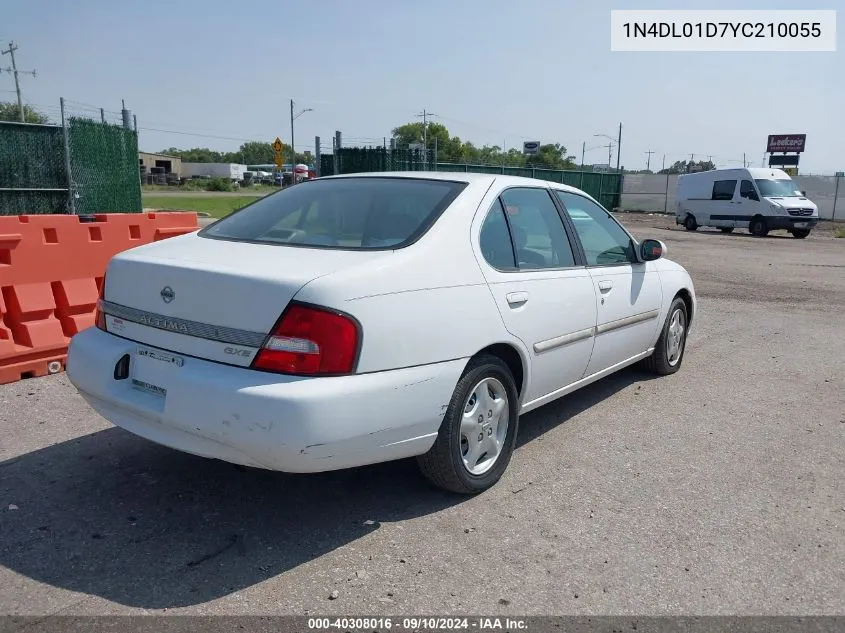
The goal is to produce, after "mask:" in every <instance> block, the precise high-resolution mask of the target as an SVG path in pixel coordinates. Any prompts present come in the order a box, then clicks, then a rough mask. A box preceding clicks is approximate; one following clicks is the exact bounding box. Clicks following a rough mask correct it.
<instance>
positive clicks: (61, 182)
mask: <svg viewBox="0 0 845 633" xmlns="http://www.w3.org/2000/svg"><path fill="white" fill-rule="evenodd" d="M58 114H59V116H55V114H54V113H51V119H58V120H59V121H61V123H60V124H58V125H57V124H35V123H12V122H5V121H2V122H0V215H24V214H47V213H76V214H86V215H87V214H93V213H140V212H141V210H142V205H141V186H140V181H139V177H138V174H139V171H138V135H137V133H136V131H135V130H134V129H130V128H129V127H128V126H127V125H126V123H125V121H122V122H121V123H115V122H112V120H113V119H114V117H112V116H111V114H114V113H110V117H109V118H110V119H112V120H107V118H106V115H105V111H103V110H96V112H95V113H92V112H91V110H90V109H89V108H82V109H79V108H77V109H73V108H66V107H65V104H64V100H63V101H62V105H61V107H60V109H59V113H58Z"/></svg>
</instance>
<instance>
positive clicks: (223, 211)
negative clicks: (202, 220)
mask: <svg viewBox="0 0 845 633" xmlns="http://www.w3.org/2000/svg"><path fill="white" fill-rule="evenodd" d="M260 199H261V198H256V197H255V196H220V197H219V198H218V197H215V196H204V197H197V198H191V197H187V196H186V197H182V196H179V197H173V196H155V195H145V196H144V197H143V202H144V208H145V209H157V210H159V211H200V212H203V213H208V214H209V215H211V216H212V217H214V218H222V217H225V216H227V215H229V214H230V213H231V212H232V211H237V210H238V209H240V208H241V207H245V206H246V205H248V204H250V203H251V202H255V201H256V200H260Z"/></svg>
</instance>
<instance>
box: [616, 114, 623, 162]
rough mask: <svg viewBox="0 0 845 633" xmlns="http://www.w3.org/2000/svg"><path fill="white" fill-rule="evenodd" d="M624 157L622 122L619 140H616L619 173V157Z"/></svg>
mask: <svg viewBox="0 0 845 633" xmlns="http://www.w3.org/2000/svg"><path fill="white" fill-rule="evenodd" d="M621 157H622V123H621V122H620V123H619V140H618V141H617V142H616V173H617V174H618V173H619V159H620V158H621Z"/></svg>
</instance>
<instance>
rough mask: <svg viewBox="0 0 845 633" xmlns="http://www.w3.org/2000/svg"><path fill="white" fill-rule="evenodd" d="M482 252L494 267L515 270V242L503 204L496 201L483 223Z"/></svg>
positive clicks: (480, 239)
mask: <svg viewBox="0 0 845 633" xmlns="http://www.w3.org/2000/svg"><path fill="white" fill-rule="evenodd" d="M479 245H480V246H481V254H482V255H484V259H485V260H487V263H488V264H490V265H491V266H492V267H493V268H498V269H499V270H513V269H515V268H516V263H515V262H514V257H513V244H512V243H511V235H510V232H509V231H508V224H507V222H506V221H505V212H504V211H503V210H502V204H501V203H500V202H499V201H498V200H496V203H495V204H494V205H493V206H492V207H491V208H490V212H489V213H488V214H487V217H486V218H485V219H484V224H482V225H481V236H480V238H479Z"/></svg>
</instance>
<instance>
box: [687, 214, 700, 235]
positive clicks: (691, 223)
mask: <svg viewBox="0 0 845 633" xmlns="http://www.w3.org/2000/svg"><path fill="white" fill-rule="evenodd" d="M684 228H685V229H686V230H687V231H695V230H696V229H697V228H698V222H696V221H695V216H693V215H692V214H690V213H688V214H687V217H686V219H684Z"/></svg>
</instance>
